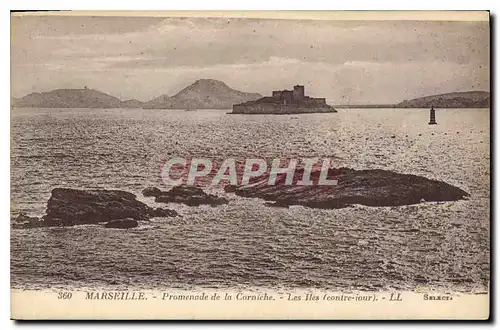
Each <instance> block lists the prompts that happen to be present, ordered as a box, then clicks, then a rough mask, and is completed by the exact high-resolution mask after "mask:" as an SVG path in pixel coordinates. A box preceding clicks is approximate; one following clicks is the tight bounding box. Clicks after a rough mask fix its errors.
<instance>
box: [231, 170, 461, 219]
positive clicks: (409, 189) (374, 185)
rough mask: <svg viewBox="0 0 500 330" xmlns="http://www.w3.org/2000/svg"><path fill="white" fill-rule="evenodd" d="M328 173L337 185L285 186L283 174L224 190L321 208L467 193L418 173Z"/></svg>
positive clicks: (414, 201) (413, 201) (452, 197)
mask: <svg viewBox="0 0 500 330" xmlns="http://www.w3.org/2000/svg"><path fill="white" fill-rule="evenodd" d="M330 173H331V175H330V176H329V179H330V180H331V179H336V180H338V184H337V185H330V186H327V185H308V186H301V185H284V177H281V178H279V179H278V180H277V181H276V185H268V177H267V175H265V176H262V177H261V179H260V180H258V181H257V182H256V183H253V184H250V185H246V186H226V187H225V191H226V192H233V193H235V194H236V195H238V196H242V197H250V198H262V199H264V200H266V201H273V202H274V204H273V206H282V207H288V206H290V205H303V206H308V207H312V208H322V209H338V208H344V207H347V206H350V205H353V204H362V205H367V206H401V205H410V204H418V203H420V202H421V200H425V201H427V202H430V201H456V200H460V199H465V198H466V197H468V196H469V194H468V193H467V192H465V191H463V190H462V189H460V188H457V187H454V186H452V185H450V184H448V183H445V182H442V181H437V180H430V179H427V178H424V177H421V176H417V175H410V174H400V173H396V172H392V171H385V170H359V171H358V170H353V169H349V168H340V169H331V170H330ZM302 174H303V170H297V171H296V172H295V178H301V177H302ZM319 175H320V174H319V171H313V172H312V173H311V178H312V179H313V181H315V182H317V178H319ZM315 178H316V180H314V179H315ZM268 204H269V203H268Z"/></svg>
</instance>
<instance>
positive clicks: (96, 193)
mask: <svg viewBox="0 0 500 330" xmlns="http://www.w3.org/2000/svg"><path fill="white" fill-rule="evenodd" d="M177 215H178V214H177V212H176V211H175V210H171V209H163V208H152V207H149V206H148V205H146V204H144V203H142V202H140V201H138V200H137V199H136V196H135V195H134V194H132V193H129V192H126V191H121V190H105V189H94V190H78V189H69V188H54V189H53V190H52V194H51V196H50V199H49V200H48V202H47V211H46V214H45V215H44V216H43V217H42V218H41V219H39V218H37V217H29V216H26V215H25V214H20V215H19V216H18V217H17V218H16V219H14V222H15V223H14V224H13V228H21V229H23V228H37V227H67V226H75V225H84V224H99V223H106V224H105V225H104V226H105V227H106V228H134V227H137V221H148V220H150V219H151V218H154V217H175V216H177Z"/></svg>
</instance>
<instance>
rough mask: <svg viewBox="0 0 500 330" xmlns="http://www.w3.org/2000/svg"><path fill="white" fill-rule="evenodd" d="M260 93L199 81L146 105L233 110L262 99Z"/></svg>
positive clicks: (219, 82)
mask: <svg viewBox="0 0 500 330" xmlns="http://www.w3.org/2000/svg"><path fill="white" fill-rule="evenodd" d="M261 97H262V95H260V94H258V93H245V92H240V91H237V90H235V89H232V88H230V87H229V86H228V85H226V84H225V83H224V82H222V81H219V80H214V79H199V80H197V81H195V82H194V83H193V84H191V85H189V86H187V87H186V88H184V89H183V90H181V91H180V92H179V93H177V94H175V95H174V96H172V97H170V96H168V95H161V96H160V97H157V98H155V99H153V100H151V101H149V102H147V103H146V104H144V108H148V109H231V108H232V107H233V104H238V103H242V102H246V101H253V100H256V99H259V98H261Z"/></svg>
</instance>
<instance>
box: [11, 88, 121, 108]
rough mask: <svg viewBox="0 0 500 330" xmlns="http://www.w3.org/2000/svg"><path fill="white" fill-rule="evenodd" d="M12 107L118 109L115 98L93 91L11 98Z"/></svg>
mask: <svg viewBox="0 0 500 330" xmlns="http://www.w3.org/2000/svg"><path fill="white" fill-rule="evenodd" d="M11 102H12V105H13V106H15V107H26V108H119V107H120V106H121V103H122V102H121V101H120V99H118V98H117V97H114V96H111V95H108V94H106V93H103V92H99V91H97V90H95V89H88V88H83V89H56V90H53V91H50V92H44V93H31V94H28V95H26V96H24V97H21V98H12V100H11Z"/></svg>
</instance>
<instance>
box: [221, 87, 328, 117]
mask: <svg viewBox="0 0 500 330" xmlns="http://www.w3.org/2000/svg"><path fill="white" fill-rule="evenodd" d="M315 112H337V111H336V110H335V109H334V108H333V107H332V106H330V105H328V104H326V99H324V98H315V97H309V96H305V89H304V86H301V85H296V86H294V87H293V90H282V91H273V94H272V96H265V97H262V98H260V99H258V100H255V101H247V102H244V103H240V104H235V105H233V112H231V113H233V114H276V115H281V114H297V113H315Z"/></svg>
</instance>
